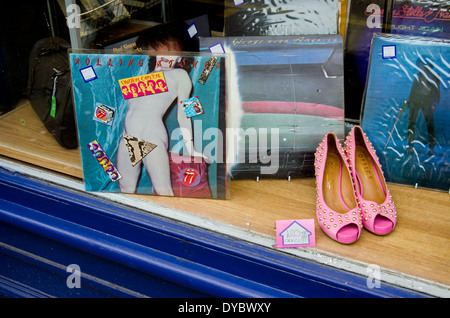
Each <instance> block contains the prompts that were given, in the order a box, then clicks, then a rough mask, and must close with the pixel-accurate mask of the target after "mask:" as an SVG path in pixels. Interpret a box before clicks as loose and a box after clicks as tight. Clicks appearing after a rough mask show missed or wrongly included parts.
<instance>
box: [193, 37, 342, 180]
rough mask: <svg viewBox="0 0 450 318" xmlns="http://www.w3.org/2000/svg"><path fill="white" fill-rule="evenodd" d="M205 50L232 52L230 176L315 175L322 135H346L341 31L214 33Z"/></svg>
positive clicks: (202, 46) (204, 42)
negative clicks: (290, 33)
mask: <svg viewBox="0 0 450 318" xmlns="http://www.w3.org/2000/svg"><path fill="white" fill-rule="evenodd" d="M200 51H201V52H214V51H222V52H225V53H227V54H229V60H228V62H229V63H228V70H229V74H230V76H229V79H230V84H229V89H228V100H229V103H228V106H227V111H228V112H229V113H228V115H227V126H228V127H230V128H232V129H230V132H233V134H228V135H227V137H228V138H227V144H228V145H229V147H227V155H228V160H227V162H228V163H229V168H228V171H230V174H231V177H232V178H233V179H257V178H286V179H288V178H290V177H308V176H313V175H314V152H315V149H316V148H317V145H318V144H319V143H320V141H321V140H322V138H323V136H324V135H325V134H326V133H328V132H330V131H334V132H335V133H336V134H337V135H338V136H339V137H340V138H343V134H344V83H343V46H342V37H341V36H340V35H297V36H236V37H231V36H230V37H210V38H200ZM233 145H234V147H232V146H233Z"/></svg>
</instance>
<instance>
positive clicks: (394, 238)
mask: <svg viewBox="0 0 450 318" xmlns="http://www.w3.org/2000/svg"><path fill="white" fill-rule="evenodd" d="M0 134H1V138H0V155H3V156H5V157H9V158H13V159H16V160H20V161H23V162H26V163H30V164H33V165H36V166H40V167H44V168H46V169H50V170H53V171H57V172H60V173H63V174H65V175H68V176H72V177H75V178H78V179H82V167H81V159H80V153H79V150H66V149H64V148H62V147H61V146H59V145H58V144H57V142H56V141H54V140H53V137H52V136H51V135H50V134H49V133H48V132H47V131H46V129H45V127H44V126H43V124H42V123H41V122H40V121H39V119H38V117H37V116H36V114H35V113H34V111H33V109H32V108H31V105H30V104H29V103H28V102H27V101H24V102H23V103H21V105H20V106H19V107H17V108H16V109H15V110H13V111H12V112H10V113H8V114H6V115H4V116H2V117H0ZM230 189H231V199H230V200H207V199H188V198H172V197H157V196H143V195H139V198H140V199H143V200H146V201H149V202H153V203H156V204H160V205H163V206H167V207H169V208H173V209H178V210H182V211H186V212H188V213H191V214H193V215H197V216H201V217H205V218H209V219H212V220H214V221H217V222H222V223H225V224H229V225H233V226H236V227H239V228H241V229H243V230H245V231H249V232H251V233H256V234H262V235H264V236H269V237H273V239H274V244H275V221H276V220H287V219H315V183H314V179H313V178H299V179H292V180H291V181H287V180H279V179H260V181H259V182H256V180H232V181H231V185H230ZM389 189H390V192H391V194H392V196H393V198H394V201H395V203H396V206H397V211H398V224H397V228H396V229H395V231H394V232H392V233H391V234H389V235H387V236H377V235H374V234H371V233H370V232H368V231H366V230H364V232H363V233H362V235H361V238H360V239H359V240H358V241H357V242H356V243H354V244H351V245H343V244H340V243H337V242H335V241H333V240H331V239H330V238H328V237H327V236H326V235H325V234H324V233H323V232H322V231H321V230H320V228H319V227H318V225H317V224H316V248H317V249H319V250H322V251H325V252H330V253H333V254H337V255H340V256H342V257H346V258H349V259H352V260H355V261H360V262H363V263H367V264H376V265H379V266H381V267H383V268H385V269H387V270H392V271H396V272H400V273H404V274H406V275H410V276H413V277H418V278H420V279H425V280H429V281H432V282H437V283H440V284H444V285H447V286H450V267H449V266H448V264H449V262H450V249H449V248H448V246H449V244H450V232H449V225H450V213H449V206H450V195H449V194H448V193H445V192H440V191H434V190H427V189H414V188H412V187H409V186H403V185H396V184H389ZM130 196H132V197H133V196H137V195H130Z"/></svg>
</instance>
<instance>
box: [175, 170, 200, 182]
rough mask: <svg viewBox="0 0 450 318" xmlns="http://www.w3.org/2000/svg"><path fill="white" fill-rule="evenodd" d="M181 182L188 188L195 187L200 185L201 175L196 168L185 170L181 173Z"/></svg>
mask: <svg viewBox="0 0 450 318" xmlns="http://www.w3.org/2000/svg"><path fill="white" fill-rule="evenodd" d="M180 180H181V182H182V183H183V184H184V185H185V186H188V187H195V186H196V185H198V184H199V183H200V180H201V176H200V173H199V172H198V171H197V170H195V169H194V168H185V169H183V170H181V172H180Z"/></svg>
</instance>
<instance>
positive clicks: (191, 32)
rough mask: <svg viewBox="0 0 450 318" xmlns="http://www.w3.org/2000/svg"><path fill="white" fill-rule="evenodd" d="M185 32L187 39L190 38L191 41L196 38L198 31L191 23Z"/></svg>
mask: <svg viewBox="0 0 450 318" xmlns="http://www.w3.org/2000/svg"><path fill="white" fill-rule="evenodd" d="M187 31H188V34H189V37H190V38H191V39H192V38H193V37H194V36H196V35H197V33H198V30H197V26H196V25H195V23H192V24H191V25H190V26H189V27H188V29H187Z"/></svg>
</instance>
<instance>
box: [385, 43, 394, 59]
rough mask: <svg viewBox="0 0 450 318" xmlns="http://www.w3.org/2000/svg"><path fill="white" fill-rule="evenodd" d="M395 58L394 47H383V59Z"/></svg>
mask: <svg viewBox="0 0 450 318" xmlns="http://www.w3.org/2000/svg"><path fill="white" fill-rule="evenodd" d="M396 57H397V48H396V46H395V45H384V46H383V59H395V58H396Z"/></svg>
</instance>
